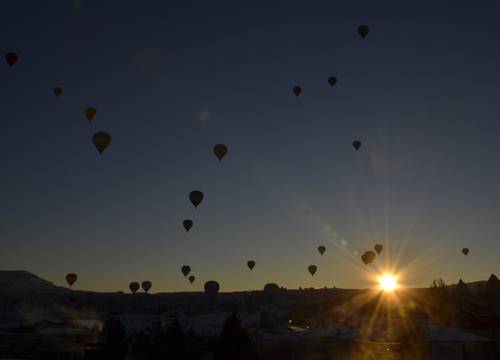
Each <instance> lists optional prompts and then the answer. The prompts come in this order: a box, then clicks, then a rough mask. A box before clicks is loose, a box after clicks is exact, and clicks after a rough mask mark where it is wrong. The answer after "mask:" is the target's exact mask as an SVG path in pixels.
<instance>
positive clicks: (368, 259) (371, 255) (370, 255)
mask: <svg viewBox="0 0 500 360" xmlns="http://www.w3.org/2000/svg"><path fill="white" fill-rule="evenodd" d="M375 256H376V255H375V252H373V251H371V250H368V251H367V252H365V253H364V254H363V256H361V260H363V262H364V263H365V265H367V264H371V263H372V262H373V260H375Z"/></svg>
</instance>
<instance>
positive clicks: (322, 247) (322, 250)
mask: <svg viewBox="0 0 500 360" xmlns="http://www.w3.org/2000/svg"><path fill="white" fill-rule="evenodd" d="M318 251H319V253H320V254H321V255H323V254H324V253H325V251H326V247H324V246H323V245H320V246H318Z"/></svg>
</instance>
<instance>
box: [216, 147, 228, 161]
mask: <svg viewBox="0 0 500 360" xmlns="http://www.w3.org/2000/svg"><path fill="white" fill-rule="evenodd" d="M213 150H214V154H215V156H217V159H219V161H222V158H223V157H224V156H226V154H227V146H226V145H224V144H217V145H215V146H214V149H213Z"/></svg>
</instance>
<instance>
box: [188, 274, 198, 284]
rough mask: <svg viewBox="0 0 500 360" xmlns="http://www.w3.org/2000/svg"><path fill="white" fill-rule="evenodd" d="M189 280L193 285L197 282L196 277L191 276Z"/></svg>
mask: <svg viewBox="0 0 500 360" xmlns="http://www.w3.org/2000/svg"><path fill="white" fill-rule="evenodd" d="M188 280H189V282H190V283H191V284H192V283H193V282H194V281H195V280H196V277H195V276H194V275H191V276H190V277H188Z"/></svg>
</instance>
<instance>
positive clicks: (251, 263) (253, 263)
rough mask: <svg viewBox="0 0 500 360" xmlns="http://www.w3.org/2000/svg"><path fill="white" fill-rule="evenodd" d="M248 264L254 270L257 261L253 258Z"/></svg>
mask: <svg viewBox="0 0 500 360" xmlns="http://www.w3.org/2000/svg"><path fill="white" fill-rule="evenodd" d="M247 266H248V268H249V269H250V270H252V269H253V268H254V267H255V261H253V260H249V261H247Z"/></svg>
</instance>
